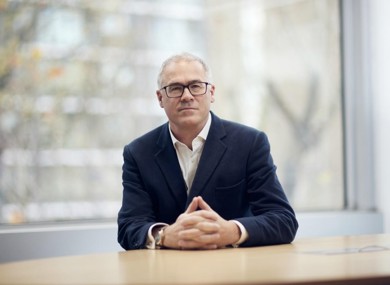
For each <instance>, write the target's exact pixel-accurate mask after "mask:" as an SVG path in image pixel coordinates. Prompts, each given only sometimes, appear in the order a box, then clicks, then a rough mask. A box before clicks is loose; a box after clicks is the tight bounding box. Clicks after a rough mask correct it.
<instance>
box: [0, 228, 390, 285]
mask: <svg viewBox="0 0 390 285" xmlns="http://www.w3.org/2000/svg"><path fill="white" fill-rule="evenodd" d="M0 254H1V253H0ZM0 284H9V285H11V284H390V235H370V236H346V237H327V238H310V239H299V240H296V241H295V242H294V243H293V244H288V245H278V246H266V247H255V248H237V249H235V248H229V249H220V250H212V251H177V250H135V251H128V252H119V253H118V252H115V253H107V254H95V255H85V256H71V257H60V258H49V259H41V260H31V261H23V262H14V263H4V264H0Z"/></svg>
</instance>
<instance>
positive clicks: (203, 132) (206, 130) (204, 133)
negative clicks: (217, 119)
mask: <svg viewBox="0 0 390 285" xmlns="http://www.w3.org/2000/svg"><path fill="white" fill-rule="evenodd" d="M210 126H211V114H210V112H209V117H208V119H207V122H206V124H205V125H204V127H203V129H202V130H201V131H200V133H199V134H198V135H197V136H196V137H197V138H198V137H200V138H202V139H203V140H206V139H207V136H208V134H209V131H210ZM169 133H170V134H171V138H172V142H173V145H175V144H176V142H179V140H178V139H177V138H176V137H175V136H174V135H173V133H172V130H171V125H170V124H169Z"/></svg>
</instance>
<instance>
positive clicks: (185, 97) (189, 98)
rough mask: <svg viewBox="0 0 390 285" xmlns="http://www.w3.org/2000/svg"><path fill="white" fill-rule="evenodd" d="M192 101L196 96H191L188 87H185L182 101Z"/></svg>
mask: <svg viewBox="0 0 390 285" xmlns="http://www.w3.org/2000/svg"><path fill="white" fill-rule="evenodd" d="M192 99H194V96H193V95H192V94H191V92H190V89H189V88H188V86H185V87H184V90H183V95H181V100H182V101H188V100H192Z"/></svg>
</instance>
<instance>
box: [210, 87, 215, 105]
mask: <svg viewBox="0 0 390 285" xmlns="http://www.w3.org/2000/svg"><path fill="white" fill-rule="evenodd" d="M214 94H215V85H211V88H210V99H211V103H214V101H215V97H214Z"/></svg>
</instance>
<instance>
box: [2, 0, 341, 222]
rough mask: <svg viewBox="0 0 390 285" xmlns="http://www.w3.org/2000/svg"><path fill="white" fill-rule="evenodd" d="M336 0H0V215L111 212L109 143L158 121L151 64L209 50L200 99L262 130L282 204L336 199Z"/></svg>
mask: <svg viewBox="0 0 390 285" xmlns="http://www.w3.org/2000/svg"><path fill="white" fill-rule="evenodd" d="M338 9H339V7H338V1H335V0H326V1H325V0H324V1H312V0H307V1H287V0H285V1H281V0H278V1H276V0H263V1H248V0H246V1H245V0H241V1H238V0H237V1H236V0H235V1H233V0H210V1H200V0H198V1H197V0H193V1H151V0H150V1H146V0H144V1H125V0H115V1H114V0H113V1H81V0H80V1H60V0H59V1H49V2H45V3H41V2H39V1H3V2H2V4H0V223H3V224H4V223H6V224H14V223H24V222H41V221H58V220H71V219H101V218H115V217H116V214H117V211H118V210H119V206H120V200H121V195H122V191H121V190H122V186H121V166H122V149H123V146H124V145H125V144H127V143H128V142H129V141H131V140H132V139H134V138H135V137H137V136H139V135H141V134H143V133H145V132H146V131H149V130H150V129H152V128H154V127H156V126H158V125H160V124H161V123H163V122H165V121H166V118H165V114H164V112H163V111H162V109H161V108H160V107H159V105H158V102H157V100H156V96H155V89H156V88H157V84H156V80H157V78H156V77H157V73H158V70H159V67H160V64H161V62H162V61H163V60H164V59H165V58H166V57H168V56H170V55H171V54H173V53H179V52H182V51H189V52H192V53H195V54H197V55H199V56H201V57H204V58H205V60H206V61H207V62H209V64H210V66H211V68H212V70H213V75H214V83H215V85H216V102H215V103H214V105H213V106H212V108H213V110H214V111H215V112H216V113H217V114H218V115H219V116H221V117H224V118H226V119H231V120H236V121H238V122H242V123H245V124H248V125H251V126H254V127H256V128H258V129H261V130H264V131H265V132H266V133H267V134H268V136H269V139H270V142H271V146H272V154H273V156H274V160H275V163H276V164H277V166H278V174H279V176H280V179H281V181H282V184H283V185H284V188H285V190H286V193H287V194H288V196H289V198H290V200H291V202H292V204H293V205H294V207H295V208H296V210H308V209H309V210H313V209H314V210H319V209H321V210H322V209H340V208H342V206H343V204H344V201H343V170H342V165H343V162H342V157H343V153H342V122H341V117H342V116H341V104H340V102H341V87H340V86H341V83H340V82H341V73H340V41H339V40H340V29H339V11H338Z"/></svg>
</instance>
